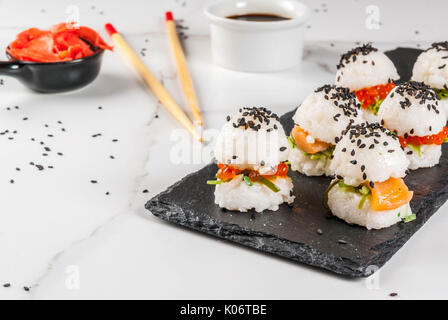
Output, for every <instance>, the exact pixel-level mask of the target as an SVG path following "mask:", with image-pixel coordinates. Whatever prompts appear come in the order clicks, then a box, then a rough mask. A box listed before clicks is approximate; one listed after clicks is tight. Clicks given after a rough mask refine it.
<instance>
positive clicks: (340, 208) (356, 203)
mask: <svg viewBox="0 0 448 320" xmlns="http://www.w3.org/2000/svg"><path fill="white" fill-rule="evenodd" d="M408 164H409V160H408V159H407V158H406V155H405V154H404V151H403V150H402V149H401V146H400V143H399V141H398V137H397V136H395V135H394V134H393V133H391V132H390V131H389V130H387V129H385V128H384V127H382V126H381V125H379V124H378V123H368V122H365V123H362V124H357V125H351V126H349V127H348V128H347V129H346V130H345V131H344V132H343V134H342V138H341V140H340V142H339V143H338V144H337V145H336V149H335V151H334V158H333V161H332V162H331V167H332V170H334V172H335V175H336V178H335V179H334V180H333V181H332V182H331V184H330V186H329V188H328V190H327V194H326V197H327V203H328V206H329V208H330V210H331V212H332V213H333V214H334V215H335V216H337V217H339V218H340V219H343V220H344V221H346V222H348V223H350V224H357V225H360V226H364V227H366V228H367V229H381V228H386V227H389V226H391V225H393V224H395V223H397V222H399V221H401V220H402V219H405V218H406V217H408V216H410V215H411V214H412V213H411V208H410V206H409V201H410V200H411V198H412V196H413V192H412V191H409V190H408V188H407V186H406V185H405V183H404V181H403V180H402V179H401V178H402V177H404V176H405V174H406V171H407V167H408Z"/></svg>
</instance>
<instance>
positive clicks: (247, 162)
mask: <svg viewBox="0 0 448 320" xmlns="http://www.w3.org/2000/svg"><path fill="white" fill-rule="evenodd" d="M251 110H254V109H252V108H241V109H240V111H239V112H238V113H237V114H235V115H234V116H233V117H231V118H229V120H228V121H227V122H226V123H225V124H224V125H223V127H222V129H221V131H220V133H219V135H218V138H217V142H216V146H215V149H214V156H215V158H216V160H217V161H218V162H220V163H224V164H230V165H232V166H234V167H237V168H240V169H246V168H249V169H254V170H257V171H259V172H260V173H263V172H265V171H269V170H272V169H274V168H276V167H277V165H278V164H279V163H280V162H283V161H286V160H287V159H288V154H289V144H288V140H287V138H286V135H285V131H284V130H283V127H282V125H281V124H280V122H279V121H278V120H277V119H278V117H277V116H276V115H274V114H273V113H269V112H268V111H264V110H266V109H260V108H257V110H258V111H257V112H258V113H259V114H261V115H263V117H264V116H266V117H269V118H268V120H269V124H268V123H267V122H266V121H260V120H259V118H257V117H253V116H251V115H247V114H246V113H250V112H251ZM241 120H244V121H245V122H249V121H250V122H252V124H253V125H255V126H259V129H258V130H253V129H251V128H250V127H245V126H238V127H236V128H235V126H234V125H235V124H238V123H239V121H241Z"/></svg>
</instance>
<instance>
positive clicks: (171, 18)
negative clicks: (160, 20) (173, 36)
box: [165, 11, 173, 21]
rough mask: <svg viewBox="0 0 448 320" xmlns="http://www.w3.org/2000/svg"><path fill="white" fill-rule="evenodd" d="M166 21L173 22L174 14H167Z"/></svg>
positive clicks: (168, 12)
mask: <svg viewBox="0 0 448 320" xmlns="http://www.w3.org/2000/svg"><path fill="white" fill-rule="evenodd" d="M165 18H166V21H170V20H173V13H172V12H171V11H167V12H165Z"/></svg>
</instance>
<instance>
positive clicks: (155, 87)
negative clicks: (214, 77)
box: [105, 12, 202, 142]
mask: <svg viewBox="0 0 448 320" xmlns="http://www.w3.org/2000/svg"><path fill="white" fill-rule="evenodd" d="M166 26H167V29H168V35H169V38H170V42H171V46H172V49H173V52H174V57H175V60H176V64H177V69H178V72H179V77H180V79H181V83H182V87H183V89H184V92H185V95H186V97H187V101H188V104H189V105H190V108H191V111H192V113H193V116H194V119H195V121H196V123H197V124H198V125H199V126H202V117H201V112H200V110H199V106H198V102H197V99H196V94H195V92H194V87H193V81H192V80H191V77H190V74H189V72H188V68H187V63H186V60H185V55H184V53H183V50H182V46H181V44H180V41H179V37H178V35H177V30H176V24H175V23H174V20H173V14H172V13H171V12H166ZM105 28H106V31H107V33H108V34H109V36H110V37H111V39H112V41H113V42H114V45H115V46H116V47H117V48H118V49H119V50H120V51H121V53H122V54H123V55H124V56H125V57H126V58H127V59H128V60H129V61H130V62H131V64H132V65H133V66H134V68H135V69H136V70H137V72H138V73H139V75H140V76H141V77H142V79H143V80H144V81H145V83H146V84H147V85H148V87H149V88H150V89H151V90H152V92H153V93H154V94H155V95H156V97H157V98H158V99H159V101H160V102H161V103H162V104H163V105H164V106H165V107H166V108H167V109H168V111H169V112H171V114H172V115H173V116H174V117H175V118H176V119H177V120H178V121H179V122H180V123H181V124H182V125H183V126H184V127H185V128H186V129H187V130H188V131H189V132H190V133H191V134H192V135H193V137H195V138H196V139H198V140H199V141H200V142H202V137H201V134H200V133H199V132H198V130H197V129H196V127H195V126H194V124H193V123H192V122H191V120H190V119H189V118H188V117H187V115H186V114H185V113H184V112H183V111H182V109H181V108H180V107H179V106H178V105H177V103H176V102H175V101H174V99H173V98H172V97H171V96H170V94H169V93H168V91H167V90H166V89H165V88H164V87H163V85H162V84H161V83H160V82H159V81H158V80H157V79H156V77H155V76H154V75H153V74H152V73H151V71H149V69H148V68H147V67H146V66H145V64H144V63H143V61H142V60H141V59H140V58H139V57H138V55H137V54H136V53H135V52H134V51H133V50H132V48H131V47H130V46H129V45H128V44H127V43H126V41H125V40H124V38H123V37H122V36H121V35H120V34H119V33H118V32H117V30H116V29H115V28H114V26H113V25H112V24H110V23H107V24H106V25H105Z"/></svg>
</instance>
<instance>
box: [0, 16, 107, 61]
mask: <svg viewBox="0 0 448 320" xmlns="http://www.w3.org/2000/svg"><path fill="white" fill-rule="evenodd" d="M89 44H91V45H93V46H95V47H98V48H100V49H106V50H112V47H111V46H109V45H108V44H107V43H106V42H105V41H104V40H103V39H102V38H101V37H100V35H99V34H98V33H97V32H96V31H95V30H92V29H90V28H88V27H82V26H81V27H76V26H75V24H74V23H59V24H57V25H54V26H52V27H51V28H50V30H40V29H37V28H31V29H28V30H25V31H23V32H21V33H19V34H18V35H17V38H16V40H14V41H13V42H11V44H10V45H9V47H8V48H7V49H6V51H7V52H8V53H9V54H10V55H11V56H12V57H14V58H15V59H17V60H23V61H34V62H61V61H70V60H75V59H81V58H84V57H87V56H89V55H91V54H93V53H94V51H93V50H92V49H91V46H90V45H89Z"/></svg>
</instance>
